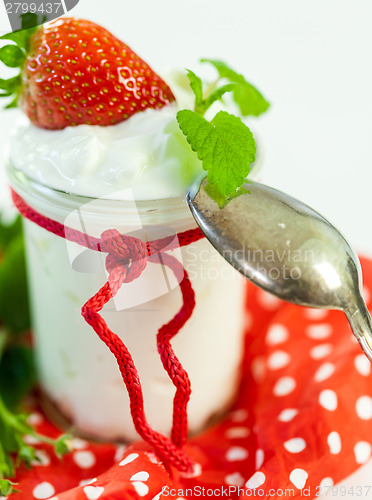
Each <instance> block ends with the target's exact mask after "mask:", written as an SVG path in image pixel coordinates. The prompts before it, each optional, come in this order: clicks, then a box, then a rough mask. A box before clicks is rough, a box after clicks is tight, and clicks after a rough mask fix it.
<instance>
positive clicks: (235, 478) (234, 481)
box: [225, 472, 244, 486]
mask: <svg viewBox="0 0 372 500" xmlns="http://www.w3.org/2000/svg"><path fill="white" fill-rule="evenodd" d="M225 483H226V484H228V485H229V486H243V484H244V477H243V476H242V475H241V474H240V473H239V472H234V473H233V474H228V475H227V476H225Z"/></svg>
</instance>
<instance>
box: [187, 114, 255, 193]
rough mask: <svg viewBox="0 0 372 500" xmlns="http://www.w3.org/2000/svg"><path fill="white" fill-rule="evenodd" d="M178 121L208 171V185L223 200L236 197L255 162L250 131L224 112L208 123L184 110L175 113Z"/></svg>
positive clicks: (197, 115) (199, 116)
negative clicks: (214, 188) (214, 187)
mask: <svg viewBox="0 0 372 500" xmlns="http://www.w3.org/2000/svg"><path fill="white" fill-rule="evenodd" d="M177 121H178V125H179V127H180V129H181V130H182V132H183V134H184V135H185V136H186V139H187V141H188V143H189V144H190V146H191V148H192V150H193V151H195V152H196V154H197V156H198V158H199V160H201V161H202V165H203V168H204V170H206V171H208V181H209V182H210V183H211V184H213V185H215V186H217V188H218V190H219V191H220V193H221V195H222V196H224V197H225V198H226V197H229V196H231V195H232V194H233V193H235V192H236V190H237V189H238V188H239V187H240V186H241V185H242V184H243V182H244V180H245V178H246V177H247V175H248V174H249V171H250V165H251V163H253V162H254V160H255V154H256V146H255V141H254V138H253V135H252V132H251V131H250V130H249V128H248V127H247V126H246V125H244V123H243V122H242V121H241V119H240V118H238V117H237V116H234V115H230V114H229V113H226V112H225V111H220V112H219V113H217V115H216V116H215V117H214V118H213V120H212V121H211V122H208V121H207V120H206V119H205V118H203V117H202V116H201V115H200V114H198V113H196V112H195V111H191V110H188V109H184V110H182V111H179V112H178V113H177Z"/></svg>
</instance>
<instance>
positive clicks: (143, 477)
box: [130, 470, 150, 481]
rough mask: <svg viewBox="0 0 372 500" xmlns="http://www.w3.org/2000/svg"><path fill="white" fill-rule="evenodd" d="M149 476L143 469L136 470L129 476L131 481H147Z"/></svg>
mask: <svg viewBox="0 0 372 500" xmlns="http://www.w3.org/2000/svg"><path fill="white" fill-rule="evenodd" d="M149 477H150V474H149V473H148V472H146V471H145V470H142V471H140V472H136V473H135V474H133V476H132V477H131V478H130V480H131V481H147V480H148V478H149Z"/></svg>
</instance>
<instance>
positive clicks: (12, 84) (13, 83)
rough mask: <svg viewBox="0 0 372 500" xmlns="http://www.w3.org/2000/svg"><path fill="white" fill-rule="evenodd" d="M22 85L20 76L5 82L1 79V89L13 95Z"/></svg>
mask: <svg viewBox="0 0 372 500" xmlns="http://www.w3.org/2000/svg"><path fill="white" fill-rule="evenodd" d="M20 83H21V78H20V76H19V75H18V76H15V77H13V78H9V79H8V80H3V79H2V78H0V89H1V90H6V91H11V92H12V93H13V92H14V91H15V90H17V88H18V87H19V84H20Z"/></svg>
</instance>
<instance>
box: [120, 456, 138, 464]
mask: <svg viewBox="0 0 372 500" xmlns="http://www.w3.org/2000/svg"><path fill="white" fill-rule="evenodd" d="M138 457H139V455H138V453H131V454H130V455H128V456H127V457H125V458H124V459H123V460H122V461H121V462H120V464H119V465H120V466H123V465H128V464H130V463H131V462H133V460H136V458H138Z"/></svg>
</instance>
